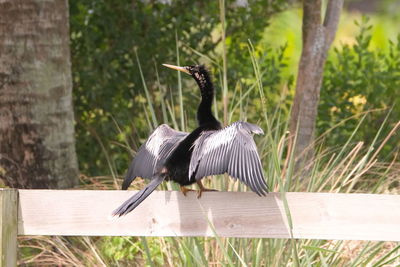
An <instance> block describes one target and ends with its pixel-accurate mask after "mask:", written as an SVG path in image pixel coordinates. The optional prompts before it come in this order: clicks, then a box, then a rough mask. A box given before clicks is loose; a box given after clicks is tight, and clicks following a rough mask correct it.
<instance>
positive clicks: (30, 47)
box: [0, 0, 78, 188]
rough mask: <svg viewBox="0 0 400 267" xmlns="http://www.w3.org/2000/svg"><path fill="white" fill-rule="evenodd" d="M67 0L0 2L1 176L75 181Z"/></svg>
mask: <svg viewBox="0 0 400 267" xmlns="http://www.w3.org/2000/svg"><path fill="white" fill-rule="evenodd" d="M73 122H74V116H73V108H72V81H71V63H70V51H69V17H68V2H67V0H1V1H0V178H1V179H2V180H4V181H5V182H6V184H8V185H9V186H11V187H19V188H67V187H71V186H73V185H75V184H76V183H77V176H78V165H77V159H76V152H75V140H74V125H73Z"/></svg>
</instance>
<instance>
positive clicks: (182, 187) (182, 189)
mask: <svg viewBox="0 0 400 267" xmlns="http://www.w3.org/2000/svg"><path fill="white" fill-rule="evenodd" d="M180 188H181V192H182V193H183V195H184V196H185V197H186V193H187V192H189V191H194V190H193V189H190V188H187V187H184V186H181V187H180Z"/></svg>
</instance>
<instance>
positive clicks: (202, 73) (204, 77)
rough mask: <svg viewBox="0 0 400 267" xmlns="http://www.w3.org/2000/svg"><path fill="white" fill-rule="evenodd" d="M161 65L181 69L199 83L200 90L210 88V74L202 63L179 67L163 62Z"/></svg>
mask: <svg viewBox="0 0 400 267" xmlns="http://www.w3.org/2000/svg"><path fill="white" fill-rule="evenodd" d="M163 66H165V67H167V68H171V69H174V70H179V71H182V72H184V73H186V74H189V75H190V76H192V77H193V79H195V80H196V82H197V83H198V84H199V86H200V89H201V90H202V92H203V90H204V89H205V88H206V87H210V88H209V89H211V90H212V84H211V79H210V75H209V73H208V71H207V69H206V68H205V67H204V65H192V66H185V67H180V66H174V65H169V64H163Z"/></svg>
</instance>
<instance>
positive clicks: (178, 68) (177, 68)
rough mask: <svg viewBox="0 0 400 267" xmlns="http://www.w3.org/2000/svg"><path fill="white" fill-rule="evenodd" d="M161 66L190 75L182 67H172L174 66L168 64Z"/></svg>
mask: <svg viewBox="0 0 400 267" xmlns="http://www.w3.org/2000/svg"><path fill="white" fill-rule="evenodd" d="M163 66H165V67H167V68H170V69H174V70H179V71H182V72H184V73H187V74H189V75H190V72H189V71H188V70H187V69H185V68H184V67H179V66H174V65H170V64H163Z"/></svg>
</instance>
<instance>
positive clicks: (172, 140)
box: [123, 124, 189, 188]
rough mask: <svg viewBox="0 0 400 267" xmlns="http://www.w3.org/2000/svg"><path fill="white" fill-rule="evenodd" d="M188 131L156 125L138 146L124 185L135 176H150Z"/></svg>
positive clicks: (126, 185) (127, 184)
mask: <svg viewBox="0 0 400 267" xmlns="http://www.w3.org/2000/svg"><path fill="white" fill-rule="evenodd" d="M188 134H189V133H186V132H180V131H176V130H174V129H172V128H171V127H169V126H168V125H166V124H162V125H160V126H158V127H157V128H156V129H155V130H154V131H153V133H152V134H151V135H150V137H149V138H148V139H147V140H146V142H145V143H144V144H143V145H142V146H141V147H140V148H139V150H138V152H137V153H136V156H135V158H134V159H133V160H132V163H131V165H130V166H129V169H128V173H127V174H126V176H125V180H124V184H123V188H124V187H128V186H129V184H130V183H131V182H132V181H133V180H134V179H135V178H136V177H142V178H148V179H150V178H152V177H154V174H155V173H156V172H157V171H159V168H161V167H162V165H163V164H164V162H165V160H166V159H167V157H168V156H169V155H170V153H171V152H172V151H173V150H174V149H175V147H176V146H177V145H178V144H179V142H180V141H181V140H182V139H184V138H185V137H186V136H187V135H188Z"/></svg>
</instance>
